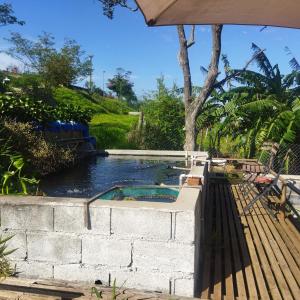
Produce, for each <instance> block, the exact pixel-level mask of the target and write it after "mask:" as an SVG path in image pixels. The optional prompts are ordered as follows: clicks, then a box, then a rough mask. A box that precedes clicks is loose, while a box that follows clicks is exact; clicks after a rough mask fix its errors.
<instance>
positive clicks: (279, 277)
mask: <svg viewBox="0 0 300 300" xmlns="http://www.w3.org/2000/svg"><path fill="white" fill-rule="evenodd" d="M252 196H254V195H252ZM249 202H250V200H248V198H246V199H245V203H246V204H248V203H249ZM259 206H261V204H260V203H259V202H257V203H256V204H255V205H254V206H253V209H252V210H251V213H250V214H251V215H252V218H253V221H254V224H255V227H256V229H257V232H258V235H259V238H260V239H261V241H262V244H263V247H264V249H265V251H266V255H267V258H268V261H269V264H270V267H271V269H272V271H273V274H274V276H275V278H276V282H277V285H278V288H279V290H280V292H281V294H282V296H283V298H284V299H293V296H292V293H291V291H290V289H289V286H288V284H287V281H286V279H285V277H284V275H283V273H282V269H281V268H280V262H279V261H278V259H277V257H276V255H275V253H274V249H273V248H274V247H275V242H274V240H273V239H272V235H271V234H270V233H269V232H268V231H267V226H266V224H265V222H264V221H263V220H264V216H268V212H267V211H266V210H265V209H264V208H263V207H262V208H261V209H259ZM277 251H278V249H277Z"/></svg>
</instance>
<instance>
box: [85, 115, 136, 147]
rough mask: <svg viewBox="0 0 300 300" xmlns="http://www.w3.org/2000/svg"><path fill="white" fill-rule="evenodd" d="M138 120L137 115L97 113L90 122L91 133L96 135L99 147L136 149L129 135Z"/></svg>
mask: <svg viewBox="0 0 300 300" xmlns="http://www.w3.org/2000/svg"><path fill="white" fill-rule="evenodd" d="M137 121H138V117H137V116H130V115H118V114H97V115H95V116H94V117H93V118H92V120H91V122H90V135H92V136H95V137H96V139H97V148H99V149H134V148H136V145H134V144H131V143H129V142H128V140H127V135H128V133H129V131H130V129H131V128H132V126H133V125H134V124H135V123H136V122H137Z"/></svg>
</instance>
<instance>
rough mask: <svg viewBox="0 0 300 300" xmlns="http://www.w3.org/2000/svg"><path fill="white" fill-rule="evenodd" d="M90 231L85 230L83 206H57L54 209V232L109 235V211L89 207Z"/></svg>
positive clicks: (103, 208)
mask: <svg viewBox="0 0 300 300" xmlns="http://www.w3.org/2000/svg"><path fill="white" fill-rule="evenodd" d="M89 212H90V220H91V231H89V230H88V229H87V228H86V225H85V223H84V220H85V215H84V214H85V209H84V207H83V206H57V207H55V209H54V230H55V231H64V232H80V233H86V232H94V233H99V234H105V235H109V234H110V209H109V208H106V207H90V209H89Z"/></svg>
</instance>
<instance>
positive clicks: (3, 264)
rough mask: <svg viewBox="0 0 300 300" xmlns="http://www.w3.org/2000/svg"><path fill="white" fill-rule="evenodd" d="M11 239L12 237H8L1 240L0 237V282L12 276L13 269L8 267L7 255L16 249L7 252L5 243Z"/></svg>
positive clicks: (0, 237)
mask: <svg viewBox="0 0 300 300" xmlns="http://www.w3.org/2000/svg"><path fill="white" fill-rule="evenodd" d="M11 238H13V236H8V237H6V238H3V237H2V236H0V280H1V279H5V278H6V277H8V276H11V275H12V274H13V269H12V268H11V266H10V263H9V260H8V258H7V256H8V255H10V254H11V253H13V252H14V251H16V250H17V249H12V250H8V249H7V242H8V241H9V240H10V239H11Z"/></svg>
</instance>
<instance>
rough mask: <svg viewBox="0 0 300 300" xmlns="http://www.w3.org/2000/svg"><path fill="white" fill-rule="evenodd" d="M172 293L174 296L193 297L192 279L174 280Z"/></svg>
mask: <svg viewBox="0 0 300 300" xmlns="http://www.w3.org/2000/svg"><path fill="white" fill-rule="evenodd" d="M173 293H174V294H175V295H176V296H182V297H194V278H184V279H175V280H174V290H173Z"/></svg>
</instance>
